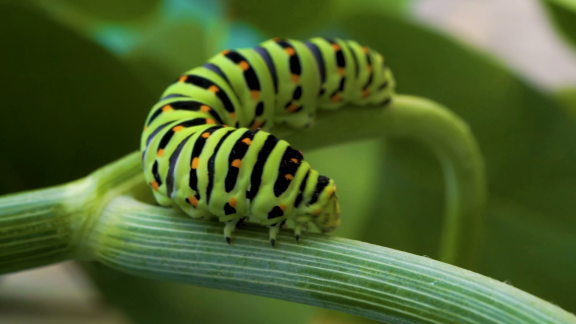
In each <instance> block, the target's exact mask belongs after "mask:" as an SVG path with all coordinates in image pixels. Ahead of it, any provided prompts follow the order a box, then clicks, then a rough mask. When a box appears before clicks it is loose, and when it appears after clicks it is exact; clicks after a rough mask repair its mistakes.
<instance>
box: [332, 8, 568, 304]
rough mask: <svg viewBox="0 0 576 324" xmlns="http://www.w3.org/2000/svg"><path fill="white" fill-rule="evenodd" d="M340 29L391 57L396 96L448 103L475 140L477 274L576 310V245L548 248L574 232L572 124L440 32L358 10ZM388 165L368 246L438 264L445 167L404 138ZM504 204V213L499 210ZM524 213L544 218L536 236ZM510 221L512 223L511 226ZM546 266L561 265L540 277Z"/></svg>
mask: <svg viewBox="0 0 576 324" xmlns="http://www.w3.org/2000/svg"><path fill="white" fill-rule="evenodd" d="M341 28H343V29H345V30H347V31H348V32H349V37H350V38H352V39H356V40H358V41H360V42H362V43H364V44H368V45H369V46H371V47H372V48H374V49H376V50H378V51H380V52H381V53H383V54H384V55H385V56H386V59H387V62H388V64H389V66H390V67H391V68H392V71H394V74H395V76H396V79H397V84H398V91H399V92H400V93H407V94H416V95H418V96H423V97H427V98H430V99H433V100H435V101H437V102H440V103H441V104H444V105H445V106H447V107H449V108H450V109H452V110H454V111H455V112H456V113H457V114H458V115H459V116H460V117H462V118H463V119H464V120H465V121H466V122H467V123H469V125H470V127H471V129H472V131H473V133H474V134H475V136H476V138H477V139H478V142H479V145H480V149H481V151H482V153H483V155H484V157H485V161H486V169H487V175H488V184H489V190H490V197H491V199H490V202H489V205H490V208H489V211H488V213H487V215H486V231H487V234H486V235H485V237H484V240H483V242H482V244H483V248H482V262H481V264H480V266H479V267H478V268H477V269H476V270H478V271H479V272H481V273H483V274H486V275H489V276H491V277H494V278H498V279H500V280H511V281H512V282H513V283H514V285H516V286H517V287H519V288H521V289H525V290H527V291H529V292H532V293H534V294H536V295H538V296H541V297H543V298H545V299H547V300H554V302H556V303H558V304H560V305H562V306H563V307H567V308H569V309H570V308H571V309H572V310H574V302H573V301H574V300H576V282H575V281H570V282H567V277H566V276H567V275H568V273H569V272H571V273H576V265H575V264H574V263H572V262H567V261H566V258H567V256H568V255H570V254H566V252H568V251H574V248H575V246H571V245H570V243H569V242H565V243H563V246H564V249H563V250H562V251H563V252H558V253H556V252H554V253H550V252H549V251H548V249H547V248H546V247H547V246H548V245H549V244H550V242H551V241H554V240H556V239H555V237H554V236H553V235H552V236H550V235H549V234H550V233H553V232H554V231H558V232H563V231H571V232H576V218H574V217H573V215H574V214H575V212H576V200H575V199H573V197H572V196H573V193H574V192H576V171H575V169H574V166H575V165H576V147H574V145H573V143H576V128H575V127H574V124H573V120H572V119H571V118H567V117H568V116H567V115H566V113H565V112H564V111H563V109H561V108H559V107H558V105H557V104H556V103H555V102H554V101H553V100H551V99H550V98H547V97H546V96H544V95H543V94H542V93H540V92H538V91H536V90H534V89H532V88H531V87H529V86H528V85H526V84H525V83H524V82H522V81H520V80H519V79H518V78H516V77H515V76H514V75H513V74H512V73H510V72H508V71H506V70H505V69H504V68H503V67H502V66H500V65H499V64H497V63H495V62H494V61H493V60H491V59H490V58H488V57H486V56H485V55H482V54H479V53H476V52H473V51H471V50H470V49H468V48H465V47H463V46H461V45H457V44H455V43H454V42H453V41H450V40H448V39H447V38H445V37H442V36H440V35H438V34H436V33H434V32H430V31H426V30H424V29H422V28H421V27H418V26H415V25H413V24H411V23H408V22H405V21H401V20H397V19H394V18H391V17H390V16H387V15H382V14H377V13H362V14H360V13H353V14H351V15H349V16H348V17H347V18H345V19H343V21H342V22H341ZM383 163H384V166H383V167H384V171H383V175H382V185H381V186H380V187H379V188H377V189H375V190H376V191H377V192H378V193H379V194H380V197H381V199H380V200H379V202H378V203H377V204H376V205H375V206H374V209H373V213H374V214H375V215H378V216H375V217H374V218H373V219H372V220H371V222H370V226H368V227H367V228H366V232H367V235H366V236H365V237H364V239H368V240H369V241H370V242H372V243H376V244H379V245H384V246H389V247H392V248H396V249H400V250H405V251H410V252H412V253H416V254H421V255H423V254H426V255H430V256H432V257H436V256H437V254H435V251H437V244H438V243H437V242H438V238H439V236H438V235H439V231H440V228H441V220H442V210H443V208H444V207H443V196H444V192H443V190H444V188H443V186H444V184H443V182H442V180H441V179H442V173H441V170H440V167H439V164H438V163H437V162H436V161H435V159H434V158H433V157H432V156H431V154H430V153H429V152H425V151H424V150H423V149H422V147H421V146H419V145H417V144H414V143H411V142H408V141H392V142H391V143H390V146H389V150H388V151H387V152H386V158H385V159H384V162H383ZM502 204H504V205H505V206H506V209H505V210H506V215H503V214H502V212H501V210H502V209H500V208H497V206H502ZM527 211H530V212H529V214H532V215H537V216H535V218H536V219H537V220H538V221H539V222H535V223H534V225H532V224H529V225H530V226H529V227H530V230H528V229H527V227H526V226H525V225H526V224H527V223H528V222H529V221H528V220H527V219H524V215H526V214H527ZM505 216H506V219H509V220H510V221H509V222H512V223H513V225H510V223H507V225H505V223H504V222H503V220H502V218H503V217H505ZM514 222H518V223H517V224H516V223H514ZM535 224H546V228H548V229H550V230H549V231H546V232H545V233H548V234H545V233H543V234H542V235H539V236H537V237H533V236H532V235H534V232H533V231H532V229H536V228H538V226H539V225H535ZM526 242H529V244H527V243H526ZM520 247H524V248H520ZM572 253H573V252H572ZM572 255H573V254H572ZM494 260H498V263H494ZM546 261H550V262H551V264H562V265H563V266H562V267H554V266H550V267H546V270H544V269H542V268H543V267H544V266H545V265H546V264H547V263H546ZM544 273H545V279H543V280H539V279H538V278H542V276H543V274H544Z"/></svg>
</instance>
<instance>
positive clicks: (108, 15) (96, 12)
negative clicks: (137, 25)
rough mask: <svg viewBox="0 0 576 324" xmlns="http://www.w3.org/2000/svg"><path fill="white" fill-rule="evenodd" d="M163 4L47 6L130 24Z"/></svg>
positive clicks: (69, 1) (76, 1)
mask: <svg viewBox="0 0 576 324" xmlns="http://www.w3.org/2000/svg"><path fill="white" fill-rule="evenodd" d="M39 1H45V0H39ZM161 2H162V1H161V0H122V1H115V0H98V1H93V0H56V1H55V0H50V1H49V2H47V4H48V5H50V6H53V7H58V6H68V7H72V8H75V10H77V11H78V12H80V13H82V15H86V16H89V17H92V18H95V19H100V20H110V21H118V22H129V21H134V20H138V19H140V18H142V17H145V16H146V15H147V14H150V13H151V12H153V11H154V10H155V9H158V6H159V4H160V3H161Z"/></svg>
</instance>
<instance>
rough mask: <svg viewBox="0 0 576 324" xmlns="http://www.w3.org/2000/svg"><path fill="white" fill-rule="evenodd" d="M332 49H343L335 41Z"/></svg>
mask: <svg viewBox="0 0 576 324" xmlns="http://www.w3.org/2000/svg"><path fill="white" fill-rule="evenodd" d="M332 49H333V50H335V51H336V52H338V51H339V50H341V48H340V45H338V44H336V43H334V44H332Z"/></svg>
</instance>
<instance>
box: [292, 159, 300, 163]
mask: <svg viewBox="0 0 576 324" xmlns="http://www.w3.org/2000/svg"><path fill="white" fill-rule="evenodd" d="M290 161H292V162H294V163H298V159H297V158H291V159H290Z"/></svg>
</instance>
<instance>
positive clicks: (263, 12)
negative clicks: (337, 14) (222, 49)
mask: <svg viewBox="0 0 576 324" xmlns="http://www.w3.org/2000/svg"><path fill="white" fill-rule="evenodd" d="M227 4H228V6H229V13H228V15H229V16H230V18H231V19H241V20H246V21H247V22H249V23H251V24H253V25H254V26H255V27H257V28H259V29H261V30H262V31H264V32H265V33H267V34H268V35H273V36H272V37H294V36H293V35H295V34H297V33H299V32H302V31H305V30H310V29H311V28H322V26H325V25H326V24H327V23H328V21H329V20H330V17H331V14H332V11H331V10H332V6H331V5H330V4H331V1H330V0H315V1H308V0H291V1H285V0H269V1H266V2H265V3H264V2H262V1H260V0H227Z"/></svg>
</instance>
